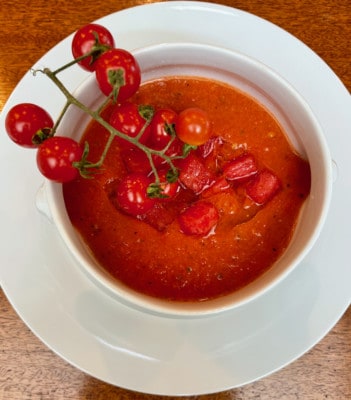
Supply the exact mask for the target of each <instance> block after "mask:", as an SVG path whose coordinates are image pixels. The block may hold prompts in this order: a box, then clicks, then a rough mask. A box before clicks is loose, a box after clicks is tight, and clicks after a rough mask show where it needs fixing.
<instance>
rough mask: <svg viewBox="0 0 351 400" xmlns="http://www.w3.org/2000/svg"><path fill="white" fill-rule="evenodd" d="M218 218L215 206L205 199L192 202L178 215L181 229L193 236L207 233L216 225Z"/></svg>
mask: <svg viewBox="0 0 351 400" xmlns="http://www.w3.org/2000/svg"><path fill="white" fill-rule="evenodd" d="M218 219H219V214H218V211H217V208H216V207H215V206H214V205H213V204H212V203H210V202H207V201H198V202H196V203H194V204H192V205H191V206H190V207H188V208H187V209H185V210H184V211H183V212H182V213H181V214H180V215H179V216H178V222H179V226H180V229H181V231H182V232H183V233H184V234H186V235H194V236H206V235H208V234H209V233H210V232H211V230H212V229H213V228H214V227H215V226H216V224H217V222H218Z"/></svg>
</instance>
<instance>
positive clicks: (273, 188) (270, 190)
mask: <svg viewBox="0 0 351 400" xmlns="http://www.w3.org/2000/svg"><path fill="white" fill-rule="evenodd" d="M280 188H281V182H280V180H279V178H278V177H277V176H276V175H275V174H274V173H273V172H272V171H269V170H268V169H263V170H261V171H260V172H259V173H258V174H257V175H255V176H254V177H253V178H252V179H251V180H250V181H249V182H248V183H247V185H246V194H247V196H248V197H249V198H250V199H251V200H253V201H254V202H255V203H256V204H259V205H263V204H266V203H267V202H268V201H269V200H271V199H272V198H273V197H274V196H275V194H276V193H277V192H278V191H279V189H280Z"/></svg>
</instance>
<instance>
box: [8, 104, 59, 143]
mask: <svg viewBox="0 0 351 400" xmlns="http://www.w3.org/2000/svg"><path fill="white" fill-rule="evenodd" d="M53 126H54V122H53V120H52V118H51V116H50V115H49V114H48V113H47V112H46V111H45V110H44V109H43V108H41V107H39V106H37V105H36V104H32V103H21V104H17V105H16V106H14V107H12V108H11V109H10V111H9V112H8V113H7V115H6V119H5V127H6V131H7V133H8V135H9V137H10V138H11V139H12V140H13V141H14V142H15V143H17V144H19V145H20V146H23V147H38V145H39V144H40V138H44V139H45V136H46V137H47V136H48V134H49V133H50V130H51V128H52V127H53ZM45 131H46V132H45ZM36 136H37V139H38V143H34V142H33V138H35V137H36Z"/></svg>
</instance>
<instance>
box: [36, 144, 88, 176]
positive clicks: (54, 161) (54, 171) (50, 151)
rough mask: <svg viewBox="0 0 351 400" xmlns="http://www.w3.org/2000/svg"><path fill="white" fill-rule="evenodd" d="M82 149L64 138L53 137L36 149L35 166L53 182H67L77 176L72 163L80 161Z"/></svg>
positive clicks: (76, 170) (77, 173)
mask: <svg viewBox="0 0 351 400" xmlns="http://www.w3.org/2000/svg"><path fill="white" fill-rule="evenodd" d="M82 155H83V149H82V147H81V146H80V145H79V143H77V142H76V141H75V140H73V139H71V138H69V137H64V136H53V137H51V138H49V139H47V140H45V141H44V142H43V143H42V144H41V145H40V146H39V148H38V152H37V165H38V168H39V170H40V172H41V173H42V174H43V175H44V176H45V177H46V178H48V179H50V180H52V181H55V182H61V183H63V182H69V181H71V180H73V179H75V178H76V177H77V176H78V175H79V171H78V169H77V168H75V167H74V166H73V163H74V162H77V161H80V160H81V158H82Z"/></svg>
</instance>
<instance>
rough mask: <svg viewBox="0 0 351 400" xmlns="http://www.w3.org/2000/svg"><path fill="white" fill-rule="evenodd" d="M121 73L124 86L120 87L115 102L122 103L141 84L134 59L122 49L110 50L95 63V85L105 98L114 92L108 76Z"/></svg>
mask: <svg viewBox="0 0 351 400" xmlns="http://www.w3.org/2000/svg"><path fill="white" fill-rule="evenodd" d="M117 71H121V72H122V75H123V79H124V84H123V85H121V86H120V88H119V91H118V96H117V100H118V101H119V102H123V101H125V100H127V99H128V98H129V97H131V96H132V95H133V94H134V93H135V92H136V91H137V90H138V88H139V86H140V82H141V72H140V66H139V64H138V62H137V60H136V59H135V57H134V56H133V55H132V54H131V53H129V52H128V51H126V50H124V49H116V48H114V49H110V50H107V51H106V52H105V53H103V54H102V55H101V56H100V57H99V58H98V60H97V61H96V68H95V75H96V80H97V83H98V85H99V87H100V89H101V91H102V93H103V94H104V95H105V96H109V95H110V94H111V92H112V91H113V90H114V86H113V85H112V84H111V82H110V74H111V73H117Z"/></svg>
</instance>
